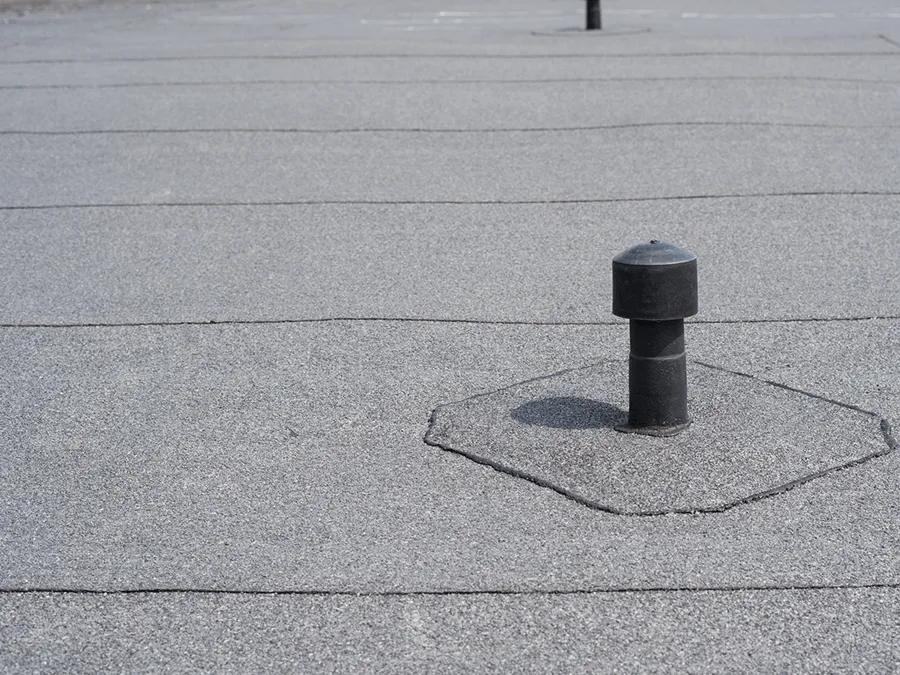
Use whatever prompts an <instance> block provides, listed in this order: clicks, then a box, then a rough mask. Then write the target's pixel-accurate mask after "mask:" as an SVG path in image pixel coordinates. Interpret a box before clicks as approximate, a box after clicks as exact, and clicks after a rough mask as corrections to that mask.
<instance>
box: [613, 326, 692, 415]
mask: <svg viewBox="0 0 900 675" xmlns="http://www.w3.org/2000/svg"><path fill="white" fill-rule="evenodd" d="M630 332H631V354H630V356H629V359H628V399H629V402H628V426H629V427H634V428H641V427H679V426H682V425H686V424H688V423H689V422H690V418H689V417H688V405H687V357H686V355H685V351H684V319H673V320H670V321H642V320H640V319H631V321H630Z"/></svg>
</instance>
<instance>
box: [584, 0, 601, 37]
mask: <svg viewBox="0 0 900 675" xmlns="http://www.w3.org/2000/svg"><path fill="white" fill-rule="evenodd" d="M601 28H603V19H601V17H600V0H587V29H588V30H600V29H601Z"/></svg>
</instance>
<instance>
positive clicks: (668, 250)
mask: <svg viewBox="0 0 900 675" xmlns="http://www.w3.org/2000/svg"><path fill="white" fill-rule="evenodd" d="M612 311H613V314H615V315H616V316H621V317H622V318H625V319H638V320H642V321H671V320H674V319H684V318H685V317H688V316H693V315H694V314H696V313H697V256H695V255H694V254H693V253H691V252H690V251H685V250H684V249H681V248H678V247H677V246H675V245H674V244H667V243H666V242H663V241H657V240H653V241H650V242H648V243H645V244H638V245H637V246H632V247H631V248H629V249H628V250H627V251H623V252H622V253H620V254H619V255H617V256H616V257H615V258H613V310H612Z"/></svg>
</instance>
